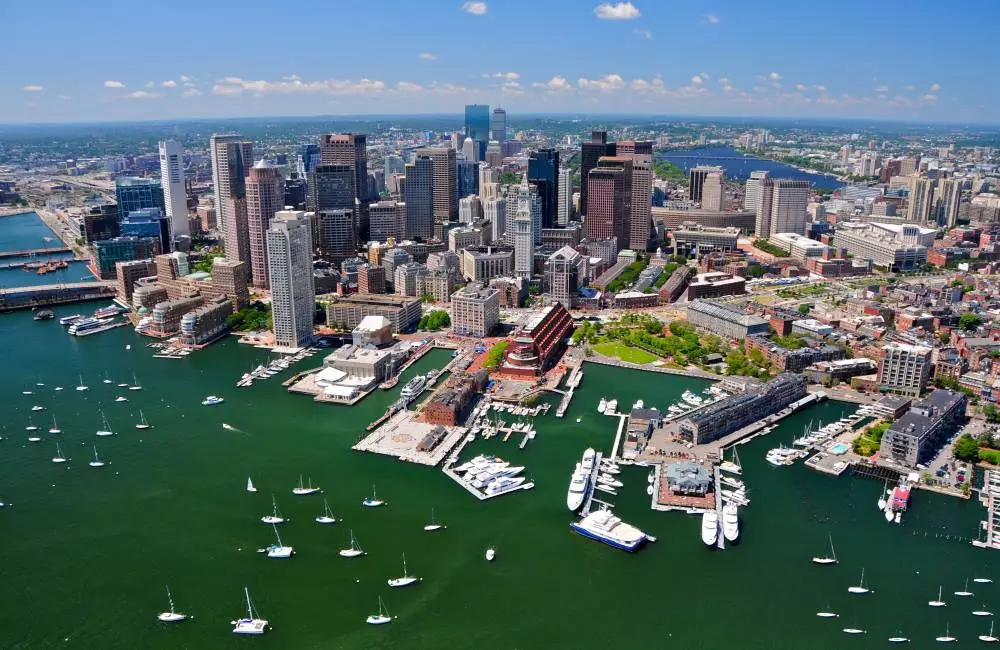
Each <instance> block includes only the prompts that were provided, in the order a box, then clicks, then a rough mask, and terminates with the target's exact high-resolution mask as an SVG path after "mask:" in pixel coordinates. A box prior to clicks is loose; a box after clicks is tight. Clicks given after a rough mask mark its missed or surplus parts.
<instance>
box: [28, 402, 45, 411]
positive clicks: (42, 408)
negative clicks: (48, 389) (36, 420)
mask: <svg viewBox="0 0 1000 650" xmlns="http://www.w3.org/2000/svg"><path fill="white" fill-rule="evenodd" d="M31 410H32V411H44V410H45V407H44V406H39V405H38V404H35V405H34V406H32V407H31Z"/></svg>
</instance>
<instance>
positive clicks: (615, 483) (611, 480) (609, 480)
mask: <svg viewBox="0 0 1000 650" xmlns="http://www.w3.org/2000/svg"><path fill="white" fill-rule="evenodd" d="M597 482H598V483H602V484H604V485H610V486H611V487H616V488H620V487H622V486H623V485H624V483H622V482H621V481H619V480H618V479H616V478H615V477H613V476H610V475H608V474H599V475H598V477H597Z"/></svg>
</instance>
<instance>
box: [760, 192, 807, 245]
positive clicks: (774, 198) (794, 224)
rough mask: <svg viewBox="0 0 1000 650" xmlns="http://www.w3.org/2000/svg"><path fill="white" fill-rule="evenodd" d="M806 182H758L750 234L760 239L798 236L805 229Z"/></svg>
mask: <svg viewBox="0 0 1000 650" xmlns="http://www.w3.org/2000/svg"><path fill="white" fill-rule="evenodd" d="M809 195H810V190H809V181H796V180H791V179H787V178H767V179H764V180H763V181H762V182H761V185H760V197H759V198H758V200H757V207H756V208H755V209H754V212H755V213H756V214H757V221H756V224H755V228H754V231H755V233H756V235H757V237H759V238H760V239H767V238H768V237H770V236H771V235H775V234H777V233H785V232H790V233H795V234H796V235H802V234H804V233H805V229H806V206H808V205H809Z"/></svg>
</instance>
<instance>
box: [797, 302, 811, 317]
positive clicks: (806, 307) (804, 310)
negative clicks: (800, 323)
mask: <svg viewBox="0 0 1000 650" xmlns="http://www.w3.org/2000/svg"><path fill="white" fill-rule="evenodd" d="M811 310H812V307H811V306H810V305H807V304H805V303H803V304H801V305H799V313H800V314H808V313H809V312H810V311H811Z"/></svg>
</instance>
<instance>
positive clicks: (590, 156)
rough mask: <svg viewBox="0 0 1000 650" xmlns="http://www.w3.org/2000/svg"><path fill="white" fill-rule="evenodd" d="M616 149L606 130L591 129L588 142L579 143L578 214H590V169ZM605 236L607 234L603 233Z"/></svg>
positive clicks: (612, 153)
mask: <svg viewBox="0 0 1000 650" xmlns="http://www.w3.org/2000/svg"><path fill="white" fill-rule="evenodd" d="M616 151H617V149H616V147H615V143H614V142H608V134H607V132H606V131H593V132H592V133H591V134H590V142H583V143H581V144H580V214H583V215H586V216H590V211H589V208H590V206H589V198H590V197H589V189H590V171H591V170H592V169H594V168H595V167H597V161H598V160H600V159H601V158H603V157H605V156H614V155H615V152H616ZM588 233H589V230H588ZM588 236H590V235H588ZM607 236H609V235H605V237H607Z"/></svg>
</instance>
